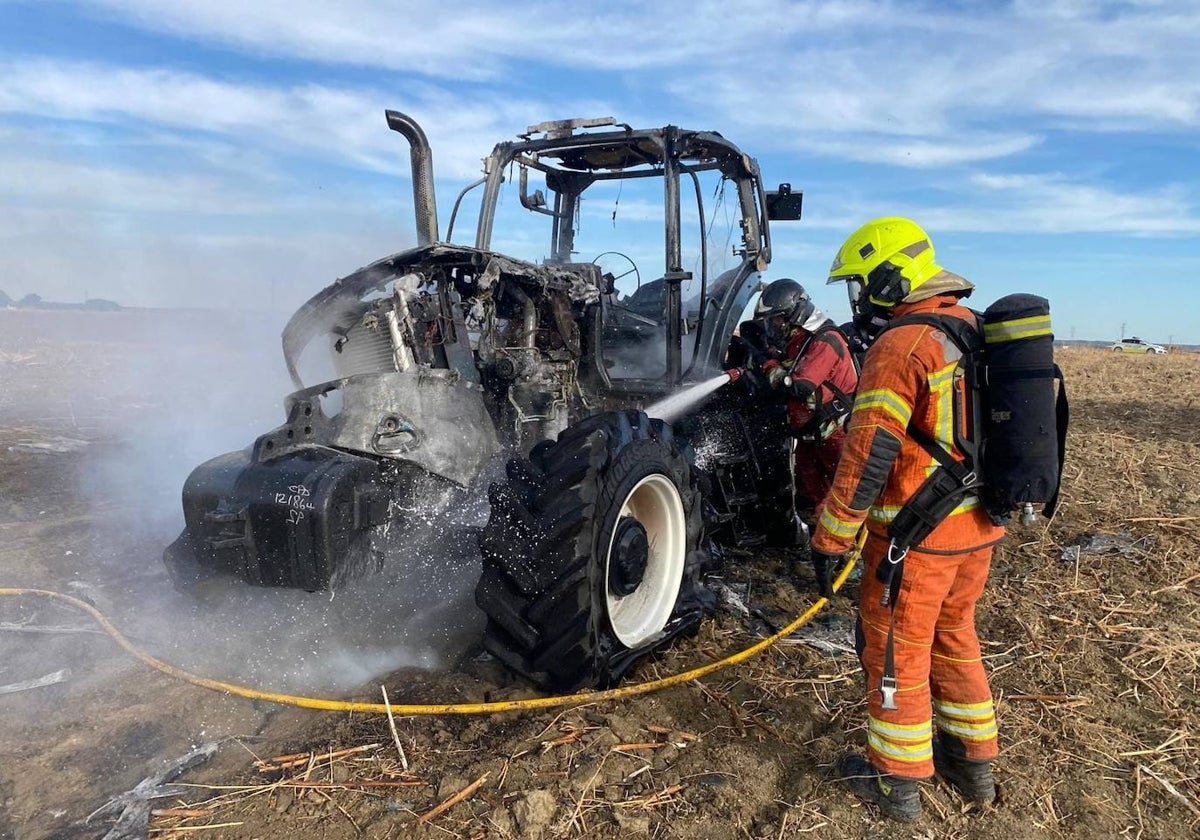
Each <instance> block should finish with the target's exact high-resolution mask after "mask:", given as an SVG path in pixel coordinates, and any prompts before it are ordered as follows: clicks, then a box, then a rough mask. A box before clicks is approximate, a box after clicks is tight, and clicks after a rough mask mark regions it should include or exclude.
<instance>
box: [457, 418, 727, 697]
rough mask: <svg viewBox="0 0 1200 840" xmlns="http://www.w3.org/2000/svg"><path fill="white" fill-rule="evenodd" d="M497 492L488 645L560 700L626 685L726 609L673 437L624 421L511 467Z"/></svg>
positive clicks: (694, 492) (490, 546) (591, 421)
mask: <svg viewBox="0 0 1200 840" xmlns="http://www.w3.org/2000/svg"><path fill="white" fill-rule="evenodd" d="M507 473H508V479H509V480H508V481H507V482H506V483H494V484H492V486H491V487H490V489H489V500H490V502H491V515H490V517H489V519H488V522H487V525H485V526H484V528H483V529H482V530H481V532H480V536H479V546H480V551H481V554H482V556H483V574H482V576H481V578H480V581H479V584H478V586H477V588H476V590H475V602H476V603H477V604H478V605H479V607H480V608H481V609H482V610H483V611H484V613H486V614H487V618H488V621H487V627H486V629H485V631H484V638H483V644H484V647H485V648H486V650H487V651H488V652H490V653H491V654H492V655H493V656H495V657H496V658H497V659H499V660H500V661H501V662H503V663H504V664H505V665H506V666H507V667H508V668H509V669H510V670H512V671H515V672H516V673H518V674H520V675H521V676H523V677H525V678H527V679H529V680H530V681H532V682H533V683H535V684H537V685H538V686H540V687H542V688H544V689H547V690H551V691H571V690H573V689H576V688H579V687H581V686H585V685H586V686H593V687H605V686H609V685H612V684H614V683H616V682H617V681H618V680H619V679H620V678H621V676H622V675H623V674H624V673H625V672H626V671H627V670H628V669H629V667H630V666H631V665H632V664H633V662H634V661H635V660H637V659H638V658H639V657H641V656H643V655H645V654H646V653H649V652H650V651H652V650H655V649H657V648H659V647H661V646H662V645H663V644H664V643H665V642H667V641H668V640H670V639H671V638H673V637H675V636H677V635H679V634H680V633H682V632H685V631H691V630H694V629H695V628H696V627H697V626H698V625H699V622H700V620H701V619H702V618H703V616H704V615H705V614H706V613H711V612H712V611H713V609H714V607H715V598H714V597H713V595H712V594H711V593H710V592H709V591H708V590H707V589H706V588H705V587H704V586H703V585H702V583H701V576H702V574H703V573H704V572H705V571H707V570H708V569H709V567H710V565H711V561H710V557H709V554H708V552H707V551H705V550H704V548H703V547H702V546H703V545H704V542H703V521H702V510H701V508H702V497H701V493H700V490H699V487H698V486H697V482H696V477H695V475H694V474H693V471H692V468H691V465H690V464H689V463H688V460H687V458H686V457H685V456H684V455H683V454H682V453H681V451H680V449H679V447H678V446H677V445H676V443H675V440H674V437H673V435H672V433H671V428H670V427H669V426H667V425H665V424H663V423H662V422H661V421H658V420H650V419H649V418H648V417H647V416H646V415H645V414H644V413H643V412H641V411H613V412H606V413H603V414H598V415H595V416H593V417H589V418H587V419H586V420H583V421H582V422H580V423H578V424H576V425H574V426H572V427H570V428H568V429H566V430H564V431H563V432H562V433H561V434H560V435H559V436H558V440H557V441H554V442H551V441H545V442H543V443H540V444H538V445H537V446H536V447H534V449H533V451H532V452H530V455H529V458H528V459H525V458H514V459H512V460H511V461H509V463H508V467H507Z"/></svg>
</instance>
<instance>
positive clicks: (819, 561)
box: [812, 549, 842, 600]
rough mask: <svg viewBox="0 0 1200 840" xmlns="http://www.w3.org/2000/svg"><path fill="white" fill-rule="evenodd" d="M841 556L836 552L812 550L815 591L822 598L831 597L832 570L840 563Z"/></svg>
mask: <svg viewBox="0 0 1200 840" xmlns="http://www.w3.org/2000/svg"><path fill="white" fill-rule="evenodd" d="M841 561H842V558H841V557H839V556H837V555H836V554H826V553H825V552H823V551H817V550H815V549H814V550H813V553H812V566H813V575H814V576H815V577H816V579H817V593H818V594H819V595H820V596H821V597H822V598H829V599H830V600H832V599H833V570H834V569H835V568H836V567H837V566H838V565H839V564H840V563H841Z"/></svg>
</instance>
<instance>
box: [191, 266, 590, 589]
mask: <svg viewBox="0 0 1200 840" xmlns="http://www.w3.org/2000/svg"><path fill="white" fill-rule="evenodd" d="M603 291H604V286H603V278H602V277H601V275H600V271H599V269H598V268H597V267H596V266H595V265H593V264H591V263H582V264H572V265H533V264H529V263H524V262H522V261H519V260H513V259H510V258H507V257H504V256H502V255H498V254H494V253H488V252H483V251H479V250H477V249H473V248H464V247H456V246H449V245H441V244H435V245H429V246H425V247H421V248H416V249H412V250H410V251H405V252H402V253H399V254H396V255H393V256H391V257H387V258H385V259H382V260H379V261H377V262H375V263H372V264H371V265H369V266H367V267H365V268H363V269H360V270H359V271H357V272H354V273H353V274H351V275H348V276H347V277H345V278H342V279H341V280H338V281H337V282H335V283H333V284H332V285H330V286H329V287H327V288H326V289H324V290H322V291H321V292H320V293H318V294H317V295H315V296H314V297H313V298H311V299H310V300H309V301H308V302H307V303H306V304H304V305H303V306H302V307H301V308H300V309H299V310H298V311H297V313H296V314H295V315H294V316H293V317H292V319H291V320H290V321H289V323H288V324H287V326H286V328H285V329H284V332H283V347H284V357H285V362H286V364H287V369H288V373H289V375H290V376H291V378H292V380H293V382H294V384H296V385H297V388H298V390H296V391H294V392H293V393H292V394H290V395H289V396H288V397H287V398H286V399H285V409H286V416H287V419H286V421H285V422H284V423H283V424H282V425H281V426H279V427H277V428H275V429H272V430H271V431H269V432H266V433H265V434H263V435H260V436H259V437H258V439H257V440H255V441H254V443H253V445H252V446H250V447H249V448H248V449H247V450H244V451H242V452H236V453H228V454H226V455H222V456H219V457H218V458H215V459H212V460H210V461H208V462H206V463H204V464H202V465H200V466H199V467H197V469H196V470H195V471H194V472H193V474H192V476H191V477H190V478H189V479H188V482H187V485H186V486H185V488H184V515H185V520H186V523H187V530H186V531H185V533H184V535H183V536H182V537H181V538H180V540H184V541H186V544H183V545H178V550H177V551H176V552H174V554H175V555H176V556H177V557H180V558H182V557H183V556H184V555H185V554H186V553H191V554H194V555H198V556H197V558H196V559H197V561H198V562H197V563H188V562H186V561H180V562H175V563H171V562H168V566H173V567H174V568H173V573H175V574H176V577H177V579H179V577H180V575H182V576H184V577H187V576H189V575H194V576H201V577H203V576H205V575H207V574H208V573H215V572H226V573H234V574H236V575H238V576H240V577H242V578H244V579H245V580H246V581H247V582H249V583H254V584H258V585H275V586H299V587H301V588H304V589H309V590H315V589H324V588H329V587H332V586H336V585H337V584H338V583H340V582H341V581H342V580H344V579H345V578H347V577H353V576H355V575H357V574H359V573H361V572H362V571H363V570H364V569H367V568H372V567H377V566H378V565H380V564H381V563H382V553H383V550H382V549H381V548H372V547H371V546H370V545H369V542H370V541H369V539H365V538H368V537H369V534H370V532H371V531H372V529H375V528H377V527H379V526H385V525H388V524H390V523H392V522H393V521H394V520H395V519H396V515H397V511H398V510H404V509H405V508H406V507H408V506H409V505H408V504H407V502H408V501H409V500H411V499H412V498H413V497H414V495H416V494H421V493H427V492H428V491H429V489H430V487H431V486H434V485H439V484H444V485H452V486H453V487H457V488H468V487H470V486H471V485H472V483H473V482H474V481H475V480H476V478H477V477H478V476H479V475H480V473H481V471H482V470H483V469H484V467H485V466H486V465H487V463H488V462H489V461H490V460H491V459H492V458H493V457H494V456H495V455H497V453H500V452H502V451H503V452H512V451H527V450H528V449H529V448H530V447H532V446H533V445H534V444H535V443H536V442H537V441H539V440H545V439H552V438H554V437H555V436H556V435H557V434H558V432H559V431H561V430H562V429H564V428H566V426H567V425H568V424H569V423H570V422H572V421H573V420H574V419H575V418H577V417H578V416H579V415H580V413H581V412H584V411H587V410H588V408H589V407H591V406H593V405H595V404H597V401H598V400H599V395H597V394H595V393H592V394H591V395H590V398H589V394H588V388H587V386H586V384H585V383H588V382H591V381H593V380H594V379H595V376H596V370H597V366H598V365H599V364H600V362H599V358H598V353H599V350H598V340H599V336H598V334H597V332H598V329H599V325H600V318H601V313H600V309H601V307H600V306H599V303H600V296H601V294H602V292H603ZM309 348H312V349H314V350H317V351H318V352H320V351H322V350H324V351H325V353H326V355H327V356H328V360H329V362H330V363H331V364H332V368H333V370H334V373H335V376H334V378H332V379H329V380H326V381H323V382H320V383H317V384H313V385H306V384H305V383H304V381H303V380H302V378H301V373H300V369H301V359H302V357H304V356H305V351H306V350H308V349H309ZM177 542H178V541H177ZM172 554H173V553H172V552H171V551H170V550H168V558H170V557H171V556H172Z"/></svg>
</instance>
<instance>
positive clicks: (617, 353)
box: [165, 111, 800, 689]
mask: <svg viewBox="0 0 1200 840" xmlns="http://www.w3.org/2000/svg"><path fill="white" fill-rule="evenodd" d="M387 120H388V125H389V126H390V127H391V128H392V129H394V130H396V131H398V132H400V133H402V134H403V135H404V136H405V137H406V138H407V139H408V141H409V144H410V150H411V159H412V172H413V194H414V203H415V207H416V216H417V245H416V247H414V248H412V249H410V250H407V251H403V252H400V253H397V254H394V255H392V256H389V257H385V258H384V259H381V260H378V261H376V262H374V263H372V264H370V265H368V266H366V267H365V268H362V269H360V270H358V271H356V272H354V273H352V274H350V275H348V276H346V277H344V278H342V279H340V280H338V281H337V282H335V283H333V284H332V285H331V286H329V287H327V288H325V289H324V290H322V291H321V292H320V293H318V294H317V295H315V296H314V297H313V298H312V299H310V300H309V301H308V302H307V303H305V304H304V305H303V306H302V307H301V308H300V309H299V311H298V312H297V313H296V314H295V315H294V316H293V317H292V319H291V320H290V321H289V323H288V324H287V326H286V327H285V329H284V332H283V351H284V356H285V360H286V363H287V368H288V372H289V374H290V375H291V378H292V380H293V381H294V383H295V386H296V388H297V390H296V391H295V392H294V393H292V394H291V395H290V396H288V397H287V399H286V415H287V420H286V422H285V423H284V424H283V425H282V426H280V427H279V428H277V429H274V430H272V431H270V432H267V433H266V434H263V435H262V436H260V437H259V438H258V439H257V440H256V441H255V442H254V443H253V445H252V446H250V447H248V448H247V449H246V450H244V451H240V452H233V453H228V454H226V455H222V456H220V457H217V458H214V459H213V460H211V461H208V462H206V463H204V464H202V465H200V466H199V467H197V468H196V469H195V470H194V471H193V473H192V475H191V476H190V477H189V478H188V480H187V482H186V484H185V486H184V489H183V506H184V514H185V521H186V528H185V530H184V532H183V533H182V534H181V536H180V537H179V539H178V540H176V541H175V543H173V544H172V545H171V546H170V547H168V549H167V551H166V553H165V560H166V563H167V566H168V569H169V570H170V571H171V574H172V576H173V577H174V579H175V580H176V582H177V583H178V584H180V585H182V586H186V585H189V584H193V583H195V582H197V581H201V580H203V579H205V578H206V577H208V576H211V575H213V574H218V573H220V574H233V575H237V576H240V577H241V578H243V579H244V580H246V581H247V582H249V583H252V584H257V585H266V586H288V587H299V588H302V589H307V590H319V589H326V588H331V587H334V586H336V585H337V584H338V583H339V582H341V581H342V580H344V579H346V578H348V577H350V576H352V575H355V574H358V573H361V572H363V571H365V570H369V569H371V568H373V567H377V566H379V565H380V564H382V562H383V559H384V556H385V554H386V544H385V543H384V542H382V541H381V540H380V539H379V536H380V534H383V533H386V532H387V531H388V530H389V529H391V528H392V527H393V526H394V525H396V524H397V523H398V522H401V524H402V520H403V517H404V516H405V511H409V510H412V509H413V508H414V507H415V506H420V505H421V504H423V503H424V502H425V501H426V500H428V499H429V498H433V497H437V498H446V499H450V498H453V491H454V489H455V488H461V489H465V488H470V487H472V486H475V485H477V484H479V483H480V482H481V481H482V479H481V476H482V475H483V474H484V472H485V468H486V467H487V465H488V464H489V463H491V462H493V461H494V459H497V458H498V457H507V458H508V460H507V465H506V470H505V479H504V480H501V481H495V482H492V483H491V484H490V487H489V491H488V492H489V502H490V506H491V507H490V518H489V520H488V522H487V524H486V526H484V527H483V528H482V529H481V531H480V533H479V535H478V540H479V547H480V550H481V554H482V557H483V572H482V576H481V579H480V581H479V584H478V588H477V590H476V602H477V603H478V605H479V606H480V608H481V609H482V610H483V611H484V612H485V613H486V614H487V618H488V622H487V629H486V631H485V638H484V644H485V647H486V648H487V649H488V650H489V651H490V652H492V653H493V654H494V655H495V656H497V657H498V658H499V659H501V660H502V661H503V662H504V663H505V664H506V665H508V666H509V667H510V668H512V669H513V670H515V671H517V672H519V673H521V674H523V675H524V676H526V677H528V678H530V679H532V680H534V681H535V682H537V683H539V684H541V685H543V686H546V687H550V688H557V689H562V688H571V687H576V686H579V685H585V684H587V685H602V684H607V683H611V682H613V681H615V680H617V679H618V678H619V677H620V676H621V674H622V673H623V672H624V671H625V670H626V668H627V667H628V666H629V664H630V663H632V662H633V661H634V660H635V659H636V658H637V657H638V656H640V655H642V654H643V653H645V652H647V651H649V650H651V649H653V648H655V647H657V646H659V645H661V644H662V643H663V642H664V641H666V640H667V639H669V638H671V637H672V636H674V635H676V634H678V633H679V632H682V631H686V630H689V629H692V628H694V627H695V626H696V624H697V623H698V621H699V620H700V618H701V616H702V615H703V613H704V612H705V611H706V610H708V609H710V608H711V606H712V602H713V599H712V597H711V595H710V594H709V593H708V592H707V590H705V589H704V588H703V586H702V584H701V576H702V575H703V573H704V572H705V571H707V570H709V569H710V568H712V566H713V564H714V558H713V556H712V554H713V552H712V551H711V550H710V547H711V545H712V542H713V540H714V539H715V540H717V541H718V542H726V543H740V544H747V543H754V542H758V541H761V540H763V539H766V538H767V537H769V536H774V537H776V538H780V536H781V535H782V539H784V540H786V539H788V538H789V537H788V535H789V531H790V529H792V528H793V525H794V518H793V516H792V513H791V497H790V478H789V476H788V475H787V472H786V470H787V467H786V465H787V463H788V460H787V455H786V452H781V451H779V447H780V446H784V447H786V442H785V436H784V435H783V434H782V433H780V434H771V433H767V429H766V426H767V425H769V424H770V423H772V422H774V421H773V420H772V419H771V418H770V416H769V411H768V410H767V409H760V408H759V407H756V406H754V405H752V404H750V403H748V402H747V401H745V400H743V399H728V400H723V399H722V398H721V397H720V396H718V398H717V399H715V400H713V401H711V402H710V403H709V404H708V405H707V406H706V407H705V409H704V410H703V411H702V412H701V413H700V414H699V415H697V416H695V417H692V418H689V419H688V420H687V421H686V425H684V424H678V425H677V426H675V427H672V425H670V424H668V423H666V422H663V421H661V420H657V419H652V418H650V417H648V416H647V415H646V414H645V413H644V412H643V411H642V410H641V407H644V406H646V405H648V404H650V403H651V402H653V401H654V400H655V399H657V398H660V397H662V396H664V395H667V394H669V393H671V392H673V391H675V390H677V389H678V388H679V387H680V386H681V385H684V384H686V383H689V382H698V381H701V380H704V379H710V378H712V377H713V376H716V375H720V374H721V371H722V365H723V362H724V359H725V354H726V350H727V347H728V346H729V342H730V339H731V336H732V335H733V333H734V330H735V328H736V326H737V324H738V323H739V320H740V318H741V316H742V314H743V312H744V311H745V309H746V305H747V303H748V302H749V301H750V299H751V297H752V295H753V294H754V292H755V291H756V289H757V287H758V284H759V282H760V277H761V272H762V271H763V269H764V268H765V267H766V265H767V263H768V262H769V260H770V256H771V243H770V234H769V227H768V224H769V219H776V218H790V219H795V218H799V211H800V195H799V193H792V192H791V190H790V188H789V187H788V186H787V185H781V186H780V188H779V189H778V190H773V191H770V192H768V191H766V190H765V189H764V188H763V185H762V182H761V177H760V174H759V170H758V166H757V164H756V163H755V161H754V160H753V159H752V158H750V157H749V156H747V155H746V154H744V153H743V152H742V151H741V150H739V149H738V148H737V147H736V146H735V145H733V144H732V143H730V142H729V141H727V140H726V139H725V138H723V137H722V136H721V135H719V134H717V133H714V132H696V131H686V130H683V129H679V128H676V127H671V126H668V127H666V128H661V129H653V130H634V129H632V128H630V127H628V126H624V125H618V124H616V123H615V122H614V121H613V120H612V119H600V120H566V121H559V122H552V123H544V124H542V125H538V126H533V127H531V128H530V129H529V130H528V132H527V133H526V134H525V135H522V136H521V138H520V139H519V140H516V141H512V142H504V143H500V144H499V145H497V146H496V147H495V149H494V150H493V151H492V153H491V155H489V156H488V157H487V158H485V159H484V167H483V168H484V174H483V177H482V178H481V179H480V180H478V181H476V182H475V183H474V184H471V185H470V186H468V187H467V188H465V189H464V190H463V192H462V193H461V194H460V195H459V196H458V199H457V200H456V201H455V204H454V211H453V213H452V215H451V219H450V224H449V226H448V229H447V232H446V235H445V237H444V238H442V237H440V235H439V227H438V219H437V208H436V206H435V201H434V186H433V170H432V154H431V151H430V147H429V144H428V142H427V140H426V137H425V134H424V132H423V131H422V129H421V128H420V126H418V125H417V124H416V123H415V122H414V121H413V120H412V119H410V118H409V117H406V116H405V115H403V114H400V113H398V112H394V111H389V112H387ZM476 190H479V191H480V194H481V199H480V200H479V202H478V208H479V209H478V216H477V219H476V220H475V224H474V239H473V243H472V244H470V245H467V244H455V243H454V242H453V241H452V237H453V232H454V229H455V226H456V224H458V225H459V228H460V230H461V229H463V228H466V227H467V223H466V222H465V221H460V218H459V217H460V213H463V214H464V215H465V211H464V210H463V208H464V203H465V200H466V199H467V198H468V197H470V194H471V193H472V192H474V191H476ZM648 229H650V230H653V234H647V233H646V231H647V230H648ZM539 231H540V233H541V234H542V235H541V236H540V237H537V238H535V234H537V233H538V232H539ZM313 351H315V356H314V353H313ZM310 359H315V362H316V364H317V366H318V367H319V366H321V365H322V364H323V365H324V366H325V369H324V370H323V371H322V372H320V373H319V374H318V375H317V379H316V381H318V382H319V383H320V384H315V385H306V384H305V381H304V380H305V379H306V378H309V379H310V380H311V377H310V376H309V375H308V373H307V370H308V368H309V360H310ZM302 371H304V373H303V374H302ZM724 390H726V391H728V390H729V389H724ZM447 493H449V495H447ZM764 499H765V500H766V503H765V504H764Z"/></svg>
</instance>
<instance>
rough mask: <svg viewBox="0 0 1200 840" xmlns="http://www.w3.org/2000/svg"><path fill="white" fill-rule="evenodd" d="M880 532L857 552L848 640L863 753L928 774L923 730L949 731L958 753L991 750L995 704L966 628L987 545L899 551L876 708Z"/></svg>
mask: <svg viewBox="0 0 1200 840" xmlns="http://www.w3.org/2000/svg"><path fill="white" fill-rule="evenodd" d="M887 545H888V544H887V541H886V540H883V539H881V538H879V537H876V536H872V537H870V538H869V539H868V540H867V544H866V547H865V550H864V552H863V561H864V563H865V565H864V566H863V576H862V588H861V594H860V603H859V624H858V634H859V635H858V648H859V658H860V659H861V661H862V666H863V671H864V672H865V673H866V677H867V690H868V714H869V718H868V724H867V750H868V758H869V759H870V761H871V763H872V764H873V765H875V767H876V768H878V769H879V770H882V771H883V772H885V773H890V774H892V775H894V776H901V777H904V778H910V779H924V778H928V777H929V776H932V775H933V740H932V739H933V730H934V727H936V728H937V729H939V730H941V731H942V732H945V733H948V734H950V735H953V736H956V737H957V738H958V739H960V740H961V741H962V743H963V744H964V746H965V747H966V757H967V759H969V760H973V761H986V760H991V759H993V758H995V757H996V754H997V752H998V744H997V738H996V713H995V710H994V708H993V706H992V693H991V689H990V688H989V687H988V681H987V674H986V673H985V672H984V669H983V662H982V660H981V659H980V649H979V638H978V637H977V636H976V635H975V603H976V602H977V601H978V600H979V596H980V595H981V594H982V592H983V587H984V584H985V583H986V582H987V576H988V567H989V566H990V565H991V559H992V547H991V546H988V547H986V548H981V549H977V550H975V551H968V552H963V553H961V554H930V553H926V552H922V551H916V550H912V551H910V552H909V553H908V556H907V557H906V558H905V560H904V572H903V578H902V581H901V586H900V592H899V597H898V598H897V599H896V602H895V605H894V606H895V630H894V632H895V648H894V650H895V665H896V683H897V687H898V688H897V692H896V705H897V706H898V707H899V708H897V709H894V710H886V709H883V708H882V707H881V703H882V699H883V698H882V695H881V694H880V692H879V681H880V678H881V676H882V675H883V666H884V653H885V651H886V647H887V635H888V623H889V621H891V620H892V615H891V612H890V608H889V607H885V606H882V605H880V603H879V600H880V595H881V593H882V592H883V584H882V583H881V582H880V581H879V579H878V578H877V577H876V575H875V570H876V568H877V567H878V565H879V562H880V560H881V559H882V558H883V556H884V555H885V554H886V553H887Z"/></svg>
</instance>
